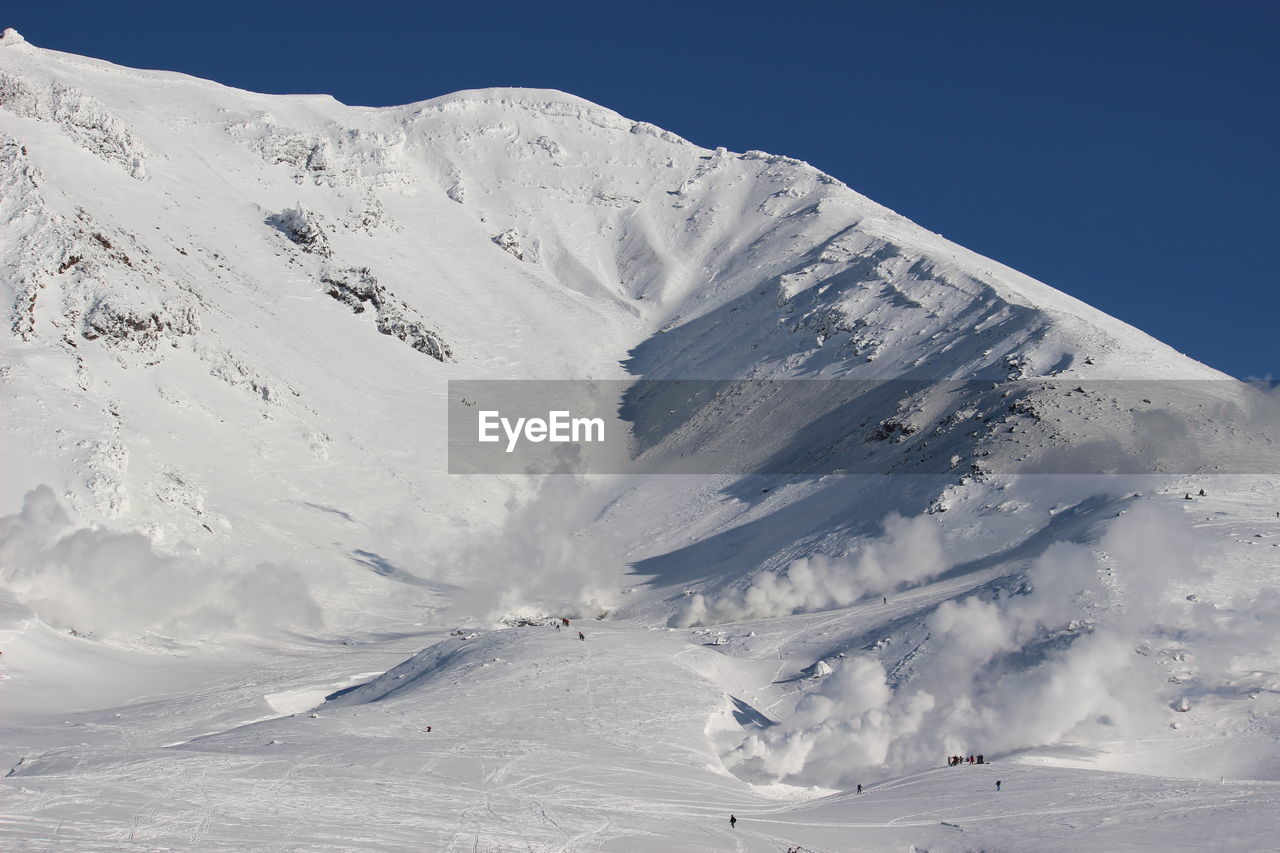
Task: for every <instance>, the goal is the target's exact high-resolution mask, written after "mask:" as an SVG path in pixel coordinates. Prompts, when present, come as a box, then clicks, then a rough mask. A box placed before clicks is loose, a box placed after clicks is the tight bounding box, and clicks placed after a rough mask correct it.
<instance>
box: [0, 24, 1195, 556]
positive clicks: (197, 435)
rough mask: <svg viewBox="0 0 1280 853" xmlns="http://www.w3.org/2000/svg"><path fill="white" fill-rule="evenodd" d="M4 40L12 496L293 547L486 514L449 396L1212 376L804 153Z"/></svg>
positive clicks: (181, 532)
mask: <svg viewBox="0 0 1280 853" xmlns="http://www.w3.org/2000/svg"><path fill="white" fill-rule="evenodd" d="M0 44H3V47H2V49H0V63H2V64H0V74H3V77H0V111H2V114H3V115H5V116H6V122H5V127H6V130H5V134H6V135H5V138H4V139H3V140H0V178H2V180H3V186H4V196H3V198H4V202H3V203H4V205H5V210H4V213H5V216H4V219H3V225H2V226H0V227H2V228H3V238H2V239H3V244H2V245H3V248H4V252H3V261H2V262H3V264H4V271H5V277H4V286H5V292H4V296H3V301H4V305H5V307H6V311H7V326H8V328H9V329H10V332H11V334H10V335H8V336H7V337H6V339H5V342H4V353H5V360H6V363H7V364H8V365H9V368H8V374H9V376H8V378H9V382H8V383H7V388H8V393H10V394H13V395H15V396H14V397H11V399H13V400H15V401H16V400H29V399H30V395H31V394H39V395H41V396H42V397H44V398H45V399H46V404H45V406H44V407H43V408H42V409H40V410H39V411H36V410H35V409H33V407H31V406H29V405H22V406H16V407H14V408H17V409H20V410H21V411H22V413H23V414H22V415H21V417H20V418H19V419H18V422H17V423H15V424H14V425H13V426H14V428H15V429H16V431H17V435H18V437H19V442H18V444H19V445H20V446H24V447H28V448H32V449H37V448H38V449H39V452H38V453H37V454H31V455H29V456H26V458H23V459H19V460H15V461H16V462H17V465H16V467H15V468H14V469H12V470H14V471H15V472H16V476H11V477H8V478H6V483H5V489H6V491H5V493H4V495H3V498H4V501H5V503H6V505H8V506H10V507H16V506H17V505H18V503H19V499H20V496H21V495H22V494H23V493H24V492H25V491H26V490H27V489H29V488H31V487H33V486H34V485H36V484H38V483H40V482H48V483H49V484H50V485H52V486H53V487H54V488H55V490H56V491H57V492H58V493H59V494H60V495H62V496H63V497H64V499H66V500H67V501H69V502H70V503H71V504H72V506H73V508H74V509H75V511H76V512H78V513H80V514H82V516H83V518H84V520H85V521H87V522H94V521H99V520H103V519H106V518H117V519H121V520H122V521H123V522H124V523H126V524H127V525H128V526H130V527H132V528H134V529H139V530H148V531H149V532H150V533H152V534H153V535H159V536H169V537H174V538H186V539H194V540H197V541H200V542H201V543H202V544H201V546H200V547H202V548H207V547H214V548H215V549H216V548H217V547H218V546H217V545H215V544H214V543H215V541H216V540H217V539H223V538H228V537H229V535H230V534H228V533H227V531H228V530H235V531H236V534H235V536H234V538H235V539H236V540H237V541H240V542H243V541H244V540H243V539H242V538H241V537H243V536H245V535H248V536H249V537H250V538H251V539H256V540H257V541H255V542H254V544H255V545H260V546H263V547H272V543H273V542H274V543H276V544H278V543H279V539H280V537H278V536H275V535H271V536H267V537H262V538H260V539H259V538H257V537H256V536H255V535H254V533H253V531H254V530H255V529H256V528H258V527H259V525H258V524H256V523H250V521H249V520H250V519H260V518H263V517H264V514H265V515H270V514H271V513H270V512H268V511H267V508H266V505H265V502H270V503H274V504H277V505H278V504H279V502H280V501H281V500H282V496H283V495H286V494H287V495H290V498H288V499H287V500H288V501H290V506H291V507H292V508H291V509H289V510H286V515H292V516H293V517H282V518H281V519H280V525H281V526H282V527H283V528H285V529H297V527H298V526H299V525H303V526H307V525H308V524H309V523H310V522H309V521H308V520H307V517H308V515H312V516H314V514H315V511H306V510H299V509H298V508H299V507H303V506H306V505H317V506H324V507H331V508H338V509H340V510H341V511H342V512H346V513H348V514H352V513H353V510H354V509H355V508H357V507H358V508H359V509H360V512H359V515H360V517H361V521H360V523H362V524H374V525H381V524H382V521H381V520H379V521H373V520H371V519H384V518H385V517H387V516H389V515H399V514H401V513H402V512H403V511H404V509H405V508H409V507H412V508H413V509H412V510H409V511H410V512H411V513H413V514H417V515H428V516H436V517H440V516H441V515H444V516H446V517H447V516H448V515H449V514H450V513H451V512H452V510H451V509H446V507H450V508H456V507H458V506H462V505H468V506H470V505H472V502H473V498H474V497H475V495H477V494H480V493H488V494H492V492H487V490H488V489H490V488H491V485H486V484H477V483H467V484H458V483H450V482H447V481H437V480H436V479H433V478H434V477H435V475H436V474H437V473H438V472H439V471H440V467H441V464H442V463H441V459H442V454H441V453H440V452H439V451H440V447H441V444H440V442H441V440H442V432H443V426H442V418H441V416H440V414H439V412H438V409H437V404H436V402H435V401H436V400H437V399H438V396H439V395H440V394H441V391H442V387H443V382H444V380H446V379H449V378H460V377H501V378H522V377H548V378H552V377H554V378H563V377H620V376H624V375H627V374H626V373H624V372H623V368H621V367H619V364H620V363H623V364H625V370H626V372H627V373H630V374H633V375H642V376H657V377H666V376H671V377H679V378H691V377H695V376H703V377H708V378H738V377H760V378H765V377H786V376H796V375H802V376H814V375H822V376H853V377H859V378H862V377H867V378H875V377H886V376H893V377H899V376H920V377H924V378H930V379H939V378H969V377H973V376H986V375H993V374H999V375H1000V376H1007V375H1009V374H1010V370H1015V371H1016V372H1017V373H1018V375H1023V376H1039V375H1047V374H1054V375H1062V376H1085V377H1089V376H1098V377H1124V378H1145V377H1159V378H1166V377H1182V378H1190V377H1212V376H1216V374H1214V373H1213V372H1212V371H1209V370H1207V369H1206V368H1203V367H1201V366H1200V365H1197V364H1195V363H1194V362H1191V361H1189V360H1187V359H1184V358H1181V357H1179V356H1177V355H1175V354H1174V353H1172V352H1171V351H1169V350H1168V349H1167V348H1166V347H1164V346H1162V345H1160V344H1159V343H1157V342H1155V341H1153V340H1151V339H1150V338H1148V337H1146V336H1145V335H1142V334H1141V333H1139V332H1136V331H1135V330H1133V329H1131V328H1128V327H1126V326H1124V325H1123V324H1120V323H1118V322H1116V321H1114V320H1112V319H1110V318H1108V317H1106V316H1104V315H1102V314H1100V313H1099V312H1096V311H1094V310H1092V309H1090V308H1088V307H1087V306H1085V305H1082V304H1081V303H1079V302H1077V301H1075V300H1072V299H1070V298H1068V297H1066V296H1063V295H1062V294H1059V293H1056V292H1055V291H1053V290H1051V289H1050V288H1047V287H1045V286H1044V285H1041V284H1038V283H1036V282H1034V281H1031V280H1029V279H1027V278H1025V277H1023V276H1020V275H1018V274H1016V273H1014V272H1012V271H1010V270H1008V269H1005V268H1003V267H1000V266H999V265H997V264H993V263H992V262H990V261H987V260H985V259H982V258H979V257H977V256H974V255H973V254H972V253H968V252H966V251H964V250H963V249H960V248H959V247H957V246H954V245H952V244H950V243H948V242H946V241H945V240H942V239H941V238H939V237H937V236H936V235H933V234H930V233H928V232H926V231H924V230H923V229H920V228H918V227H916V226H914V225H912V224H911V223H909V222H907V221H906V220H904V219H902V218H901V217H899V216H897V215H895V214H893V213H892V212H890V211H888V210H886V209H884V208H882V207H880V206H878V205H876V204H874V203H872V202H870V201H868V200H867V199H865V198H863V197H862V196H859V195H858V194H856V193H854V192H852V191H851V190H849V189H848V188H846V187H844V186H843V185H841V184H839V183H838V182H837V181H834V180H833V179H831V178H830V177H828V176H826V175H823V174H821V173H819V172H817V171H816V170H814V169H812V168H810V167H808V166H806V165H805V164H803V163H800V162H798V161H795V160H790V159H788V158H784V157H776V156H771V155H767V154H763V153H760V152H747V153H746V154H732V153H729V152H726V151H724V150H723V149H717V150H715V151H710V150H706V149H701V148H698V147H696V146H693V145H690V144H689V143H687V142H685V141H684V140H682V139H680V138H679V137H677V136H675V135H673V134H671V133H669V132H666V131H663V130H660V129H658V128H655V127H653V126H651V125H648V124H645V123H642V122H634V121H630V120H628V119H624V118H623V117H621V116H619V115H617V114H615V113H613V112H611V111H609V110H606V109H603V108H601V107H598V106H595V105H593V104H590V103H588V102H585V101H582V100H581V99H578V98H574V97H572V96H569V95H564V94H562V93H558V92H545V91H529V90H481V91H472V92H460V93H457V94H454V95H449V96H446V97H443V98H438V99H435V100H432V101H426V102H423V103H420V104H411V105H407V106H404V107H397V108H389V109H365V108H351V107H346V106H343V105H341V104H339V103H337V102H335V101H333V100H332V99H331V98H326V97H319V96H306V97H270V96H262V95H255V94H251V93H247V92H241V91H236V90H232V89H227V88H225V87H221V86H217V85H215V84H211V83H207V82H204V81H199V80H194V79H191V78H186V77H183V76H181V75H175V74H165V73H159V72H140V71H133V70H129V69H122V68H118V67H115V66H111V65H109V64H107V63H103V62H98V61H94V60H87V59H83V58H79V57H74V56H68V55H64V54H58V53H55V52H52V51H45V50H40V49H38V48H35V47H32V46H31V45H29V44H27V43H26V42H24V41H22V40H21V39H20V37H19V36H17V35H16V34H14V35H10V36H8V37H6V38H5V39H4V40H3V42H2V43H0ZM1010 365H1013V367H1012V368H1011V367H1010ZM73 410H74V414H73ZM370 415H371V416H372V417H369V416H370ZM144 443H145V444H146V445H147V447H146V449H145V450H144V449H142V447H141V445H142V444H144ZM90 469H94V470H97V471H99V472H100V474H99V475H95V477H94V479H93V484H90V483H88V482H85V480H84V478H83V476H82V472H84V471H86V470H90ZM303 471H306V472H307V473H305V474H301V472H303ZM339 472H340V473H339ZM247 480H253V481H254V485H253V487H251V488H245V483H246V481H247ZM176 481H180V482H181V484H182V486H181V488H184V489H186V490H187V491H189V492H191V493H192V494H193V497H191V498H190V499H189V500H185V504H184V501H179V502H178V503H179V504H184V505H180V506H175V505H174V503H173V502H172V501H166V500H165V499H164V498H163V497H162V494H163V493H165V492H166V490H167V489H168V484H174V483H175V482H176ZM428 483H430V485H428ZM501 488H505V487H501ZM459 490H461V492H462V494H460V495H458V500H456V501H455V500H453V499H452V498H448V499H428V498H427V497H426V494H427V492H431V493H432V495H433V496H434V498H445V497H446V496H449V495H453V494H454V493H455V492H458V491H459ZM441 491H443V493H444V494H441ZM193 501H198V502H199V503H201V504H202V505H203V507H204V508H203V509H202V510H201V511H194V510H192V509H191V507H190V506H189V504H191V503H192V502H193ZM239 513H243V515H239V517H238V518H237V517H236V516H237V515H238V514H239ZM333 517H334V516H332V514H330V515H329V516H328V518H333ZM316 520H317V519H316V518H311V519H310V521H316ZM318 520H321V521H325V520H327V519H326V518H325V517H324V516H320V517H319V519H318ZM441 521H442V522H444V521H445V519H441ZM241 522H244V523H241ZM206 526H207V527H209V528H213V531H214V532H212V533H210V532H209V531H207V530H205V529H204V528H205V527H206ZM210 537H213V539H210ZM304 538H305V537H304Z"/></svg>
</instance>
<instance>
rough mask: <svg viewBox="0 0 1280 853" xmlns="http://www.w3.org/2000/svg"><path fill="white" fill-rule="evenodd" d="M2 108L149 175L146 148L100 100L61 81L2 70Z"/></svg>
mask: <svg viewBox="0 0 1280 853" xmlns="http://www.w3.org/2000/svg"><path fill="white" fill-rule="evenodd" d="M0 108H3V109H6V110H8V111H9V112H11V113H14V114H16V115H20V116H23V117H25V118H33V119H35V120H37V121H44V122H49V123H51V124H55V125H57V126H58V129H59V130H61V131H62V133H63V134H64V135H66V136H67V137H68V138H69V139H71V140H72V141H73V142H75V143H76V144H77V145H79V146H80V147H81V148H83V149H85V150H86V151H89V152H90V153H92V154H94V155H95V156H98V157H101V158H102V159H103V160H107V161H109V162H113V163H117V164H118V165H119V166H120V167H121V168H123V169H124V170H125V171H127V172H128V173H129V174H130V175H131V176H133V177H135V178H137V179H138V180H144V179H145V178H146V177H147V166H146V155H147V152H146V148H145V146H144V145H143V144H142V141H141V140H140V139H138V137H137V135H136V134H134V132H133V131H132V130H130V129H129V128H128V127H127V126H126V125H125V124H124V122H122V121H120V119H118V118H116V117H115V116H114V115H112V113H111V112H110V111H109V110H108V109H107V108H106V107H104V106H103V105H102V104H101V103H100V102H99V101H98V100H96V99H95V98H93V97H90V96H89V95H87V94H85V93H84V92H81V91H79V90H78V89H73V88H71V87H70V86H65V85H63V84H61V83H48V84H39V83H35V82H31V81H28V80H24V79H23V78H21V77H16V76H14V75H12V74H6V73H4V72H0Z"/></svg>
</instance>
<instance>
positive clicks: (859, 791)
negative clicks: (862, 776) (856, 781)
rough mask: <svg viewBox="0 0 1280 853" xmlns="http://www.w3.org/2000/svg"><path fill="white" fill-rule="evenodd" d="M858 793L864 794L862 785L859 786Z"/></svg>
mask: <svg viewBox="0 0 1280 853" xmlns="http://www.w3.org/2000/svg"><path fill="white" fill-rule="evenodd" d="M858 793H859V794H861V793H862V785H858Z"/></svg>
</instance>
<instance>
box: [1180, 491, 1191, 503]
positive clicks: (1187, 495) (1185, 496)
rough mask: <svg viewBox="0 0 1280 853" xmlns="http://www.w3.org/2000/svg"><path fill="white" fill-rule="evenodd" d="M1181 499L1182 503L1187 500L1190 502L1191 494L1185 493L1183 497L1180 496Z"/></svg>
mask: <svg viewBox="0 0 1280 853" xmlns="http://www.w3.org/2000/svg"><path fill="white" fill-rule="evenodd" d="M1182 499H1183V500H1184V501H1189V500H1191V493H1190V492H1187V493H1186V494H1185V495H1183V496H1182Z"/></svg>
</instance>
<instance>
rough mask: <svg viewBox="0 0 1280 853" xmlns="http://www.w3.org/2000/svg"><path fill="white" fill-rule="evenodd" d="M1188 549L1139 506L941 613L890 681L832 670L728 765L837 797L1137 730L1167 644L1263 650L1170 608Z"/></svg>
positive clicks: (1200, 615)
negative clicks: (862, 786) (1084, 541)
mask: <svg viewBox="0 0 1280 853" xmlns="http://www.w3.org/2000/svg"><path fill="white" fill-rule="evenodd" d="M1193 545H1194V540H1193V539H1192V537H1191V536H1190V535H1189V531H1188V529H1187V525H1186V521H1185V519H1184V518H1183V517H1182V516H1181V515H1180V514H1179V513H1176V512H1172V511H1170V510H1166V509H1161V508H1159V507H1156V506H1152V505H1139V506H1136V507H1134V508H1133V509H1131V510H1130V511H1129V512H1128V513H1127V514H1125V515H1124V516H1122V517H1120V518H1119V519H1117V521H1116V522H1114V524H1113V525H1112V526H1111V527H1110V529H1109V530H1108V532H1107V533H1106V534H1105V535H1104V536H1103V538H1102V540H1101V541H1100V542H1099V543H1098V546H1097V547H1096V548H1089V547H1086V546H1083V545H1078V544H1072V543H1058V544H1055V545H1053V546H1051V547H1050V548H1049V549H1047V550H1046V551H1045V552H1044V553H1043V554H1042V556H1041V557H1040V558H1039V559H1038V560H1037V561H1036V562H1035V563H1034V565H1033V566H1032V567H1031V568H1030V570H1029V571H1028V573H1027V578H1026V580H1027V583H1026V584H1025V585H1024V586H1022V587H1021V588H1020V589H1018V590H1017V591H1014V592H1003V593H1000V594H999V595H995V596H994V597H993V594H992V593H990V592H986V593H981V594H975V595H972V596H970V597H968V598H965V599H962V600H958V601H947V602H944V603H943V604H941V605H940V606H938V608H937V609H936V610H934V611H933V613H931V614H930V615H929V617H928V618H927V624H926V626H925V627H926V628H927V632H928V633H927V638H926V639H925V642H924V645H923V646H922V647H921V649H920V650H919V652H918V653H917V654H916V655H915V656H914V660H913V663H912V668H913V669H912V671H911V672H909V673H907V674H905V675H904V674H903V673H901V672H896V673H895V678H893V679H891V678H890V676H889V675H888V673H887V672H886V670H885V667H884V665H883V664H882V663H881V662H880V661H879V660H876V659H874V658H871V657H866V656H858V657H852V658H849V659H846V660H844V661H842V662H841V663H840V664H839V666H838V667H837V668H836V669H835V671H834V673H833V674H832V675H831V676H829V677H828V678H826V679H825V680H824V681H823V682H822V683H821V686H820V688H819V689H818V690H817V691H816V692H813V693H809V694H807V695H806V696H804V698H802V699H801V701H800V702H799V703H798V705H797V706H796V708H795V711H794V713H792V714H791V715H790V716H788V717H787V718H786V719H784V720H783V721H782V722H781V723H779V724H777V725H774V726H772V727H770V728H767V729H764V730H763V731H761V732H759V733H756V734H752V735H750V736H749V737H747V738H746V739H745V740H744V741H743V742H742V744H741V745H740V746H739V747H738V748H737V749H735V750H733V751H732V752H731V753H730V754H729V755H728V756H727V757H726V764H727V765H728V766H729V767H731V768H732V769H733V770H734V771H735V772H736V773H738V774H739V775H741V776H743V777H744V778H748V779H752V780H757V781H779V780H782V781H786V782H790V783H794V784H806V785H827V786H841V785H849V784H853V783H854V782H856V781H859V780H864V779H867V778H872V777H874V776H877V775H878V776H884V775H888V774H890V773H896V772H904V771H907V770H911V769H918V768H920V767H922V766H936V765H938V764H940V763H941V762H942V761H943V759H944V757H945V756H948V755H953V754H960V755H967V754H971V753H976V752H985V753H986V754H988V755H991V754H996V753H1007V752H1010V751H1013V750H1017V749H1022V748H1027V747H1035V746H1043V745H1048V744H1053V743H1057V742H1060V741H1062V740H1064V739H1066V738H1068V737H1069V736H1071V735H1073V734H1074V735H1088V734H1093V735H1097V736H1099V737H1103V738H1108V739H1110V738H1115V737H1123V736H1125V735H1126V734H1131V733H1135V732H1140V731H1147V730H1150V728H1151V727H1153V726H1158V725H1160V724H1161V723H1162V722H1167V717H1168V714H1169V710H1168V709H1169V704H1170V702H1171V700H1175V699H1176V695H1177V694H1178V691H1179V690H1181V689H1182V688H1181V687H1180V686H1179V685H1177V684H1171V683H1170V681H1169V678H1168V676H1169V674H1170V670H1171V665H1172V661H1173V660H1174V659H1175V657H1174V655H1175V653H1176V652H1177V646H1176V643H1175V640H1174V639H1173V638H1177V637H1179V636H1183V637H1185V636H1186V632H1188V631H1199V632H1201V633H1202V634H1203V632H1206V631H1214V632H1216V633H1219V634H1221V633H1222V632H1224V631H1231V630H1234V629H1240V630H1241V632H1242V633H1241V639H1240V642H1241V644H1246V643H1247V644H1250V645H1252V644H1256V643H1262V644H1263V647H1264V648H1266V647H1269V646H1273V645H1274V643H1275V641H1276V635H1275V630H1276V624H1275V623H1276V621H1277V620H1271V621H1270V622H1269V623H1268V625H1266V626H1260V625H1259V624H1257V622H1256V620H1250V621H1249V622H1248V624H1247V625H1238V626H1231V625H1228V624H1226V622H1224V619H1229V617H1224V616H1223V615H1222V611H1221V610H1220V609H1219V608H1215V607H1213V606H1212V605H1208V604H1205V603H1203V602H1195V601H1189V600H1187V598H1186V596H1185V595H1182V594H1172V593H1173V592H1174V591H1175V590H1176V591H1177V592H1178V593H1181V592H1183V590H1185V589H1186V588H1188V587H1189V585H1194V584H1196V583H1198V582H1201V581H1203V580H1204V579H1205V578H1206V573H1205V572H1204V571H1203V570H1202V569H1201V568H1200V561H1199V558H1198V556H1197V554H1196V551H1195V549H1194V547H1193ZM1171 586H1172V587H1174V589H1171ZM1178 587H1180V588H1178ZM1190 588H1194V586H1191V587H1190ZM1263 597H1264V598H1265V597H1269V598H1270V600H1277V598H1278V596H1277V595H1276V593H1275V591H1267V592H1264V593H1263ZM1263 633H1266V634H1267V636H1265V637H1264V636H1262V634H1263ZM1255 649H1256V646H1255ZM1176 659H1178V660H1181V659H1182V657H1181V656H1180V655H1179V656H1178V657H1177V658H1176ZM1219 664H1221V662H1219ZM1180 665H1181V664H1180ZM1212 669H1213V666H1211V665H1210V664H1209V663H1208V662H1206V661H1202V662H1201V664H1200V672H1199V677H1200V678H1201V679H1205V680H1210V681H1211V680H1212V679H1214V678H1218V677H1224V676H1222V675H1221V672H1213V671H1211V670H1212ZM1090 729H1092V730H1093V731H1092V732H1090V731H1089V730H1090Z"/></svg>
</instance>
